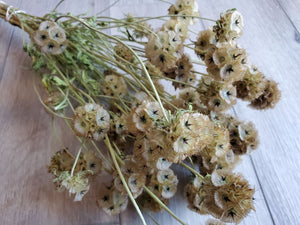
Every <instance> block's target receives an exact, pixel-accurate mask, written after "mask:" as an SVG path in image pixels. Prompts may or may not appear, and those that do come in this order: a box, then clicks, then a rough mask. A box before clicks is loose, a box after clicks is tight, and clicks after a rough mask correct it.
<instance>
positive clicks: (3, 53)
mask: <svg viewBox="0 0 300 225" xmlns="http://www.w3.org/2000/svg"><path fill="white" fill-rule="evenodd" d="M11 4H13V5H16V6H18V1H17V0H15V1H11ZM0 31H1V32H0V40H2V41H1V42H2V43H3V44H0V80H1V78H2V75H3V70H4V63H5V60H6V58H7V53H8V50H9V47H10V40H11V38H12V34H13V31H14V28H13V26H11V25H10V24H8V23H6V22H5V21H4V20H1V21H0ZM4 43H5V44H4Z"/></svg>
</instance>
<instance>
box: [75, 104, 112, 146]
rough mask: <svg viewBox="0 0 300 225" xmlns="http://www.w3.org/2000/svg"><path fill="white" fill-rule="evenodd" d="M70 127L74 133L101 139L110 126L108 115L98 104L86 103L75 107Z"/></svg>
mask: <svg viewBox="0 0 300 225" xmlns="http://www.w3.org/2000/svg"><path fill="white" fill-rule="evenodd" d="M74 113H75V115H74V118H73V121H72V128H73V130H74V132H75V133H76V135H78V136H80V137H86V138H91V139H94V140H97V141H98V140H101V139H103V137H104V135H105V134H106V133H107V131H108V130H109V127H110V116H109V114H108V112H107V111H106V110H105V109H104V108H103V107H102V106H100V105H98V104H95V103H88V104H86V105H84V106H79V107H77V108H76V109H75V112H74Z"/></svg>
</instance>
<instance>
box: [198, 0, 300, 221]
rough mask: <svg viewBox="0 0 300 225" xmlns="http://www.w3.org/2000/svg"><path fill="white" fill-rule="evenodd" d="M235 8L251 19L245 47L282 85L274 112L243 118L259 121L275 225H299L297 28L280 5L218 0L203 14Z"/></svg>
mask: <svg viewBox="0 0 300 225" xmlns="http://www.w3.org/2000/svg"><path fill="white" fill-rule="evenodd" d="M231 5H232V6H234V7H236V8H238V9H239V10H240V11H241V12H242V14H243V15H244V18H245V23H246V25H245V31H244V35H243V37H242V38H241V40H240V43H241V44H242V45H243V46H244V47H246V49H247V51H248V52H249V57H250V61H252V62H253V63H254V64H256V65H257V66H258V67H259V68H260V70H261V71H262V72H264V73H265V75H266V76H268V77H271V78H272V79H275V80H276V81H277V82H279V84H280V85H279V87H280V89H281V91H282V99H281V101H280V102H279V104H278V105H277V107H276V108H275V109H273V110H268V111H264V112H258V111H255V110H252V109H249V108H247V107H246V104H245V103H240V104H237V106H236V107H235V109H236V112H237V114H238V116H239V117H240V118H242V119H245V120H249V119H250V120H251V121H253V122H254V123H255V124H256V126H257V128H258V131H259V134H260V139H261V144H260V147H259V150H258V151H257V152H256V153H254V154H253V156H251V158H252V162H253V165H254V167H255V170H256V172H257V176H258V179H259V181H260V184H261V187H262V191H263V193H264V196H265V198H266V201H267V204H268V206H269V208H270V212H271V216H272V218H273V220H274V223H275V224H280V225H281V224H298V223H299V216H300V215H299V208H300V207H299V197H300V196H299V194H296V193H299V181H300V179H299V178H300V173H299V162H300V154H299V150H300V148H299V128H300V120H299V99H298V96H299V87H300V82H299V79H298V76H299V71H300V66H299V63H298V62H299V59H300V45H299V43H298V42H297V41H295V39H294V32H295V30H294V27H293V25H292V24H291V23H290V20H289V18H287V17H286V14H285V12H284V11H283V10H282V9H281V8H280V6H279V5H278V2H276V1H263V2H262V1H251V2H249V1H231V2H230V4H229V3H228V2H224V1H221V0H220V1H213V2H210V3H207V4H204V5H203V7H204V8H205V11H204V13H203V16H212V14H213V13H214V12H215V11H220V10H224V9H226V8H229V7H231Z"/></svg>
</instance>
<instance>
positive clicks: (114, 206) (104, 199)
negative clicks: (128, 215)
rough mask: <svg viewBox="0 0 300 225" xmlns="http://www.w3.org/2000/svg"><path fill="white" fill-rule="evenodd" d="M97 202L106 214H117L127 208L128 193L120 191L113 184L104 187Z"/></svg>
mask: <svg viewBox="0 0 300 225" xmlns="http://www.w3.org/2000/svg"><path fill="white" fill-rule="evenodd" d="M97 204H98V207H99V208H100V209H103V211H104V212H105V213H107V214H108V215H110V216H114V215H118V214H120V213H121V212H122V211H124V210H125V209H126V208H127V205H128V195H127V194H123V193H121V192H120V191H118V190H117V189H116V188H114V187H113V186H109V187H105V190H103V191H102V192H101V198H100V199H99V200H97Z"/></svg>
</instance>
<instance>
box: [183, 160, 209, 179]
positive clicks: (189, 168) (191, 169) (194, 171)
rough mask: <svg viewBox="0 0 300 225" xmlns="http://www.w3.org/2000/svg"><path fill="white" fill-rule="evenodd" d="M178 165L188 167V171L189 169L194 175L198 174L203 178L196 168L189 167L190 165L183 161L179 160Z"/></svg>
mask: <svg viewBox="0 0 300 225" xmlns="http://www.w3.org/2000/svg"><path fill="white" fill-rule="evenodd" d="M179 165H181V166H183V167H184V168H186V169H188V170H189V171H191V172H192V173H193V174H194V175H195V176H198V177H200V178H202V179H204V177H203V176H202V175H201V174H200V173H198V172H197V171H196V170H194V169H193V168H191V167H190V166H188V165H186V164H185V163H183V162H181V163H180V164H179Z"/></svg>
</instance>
